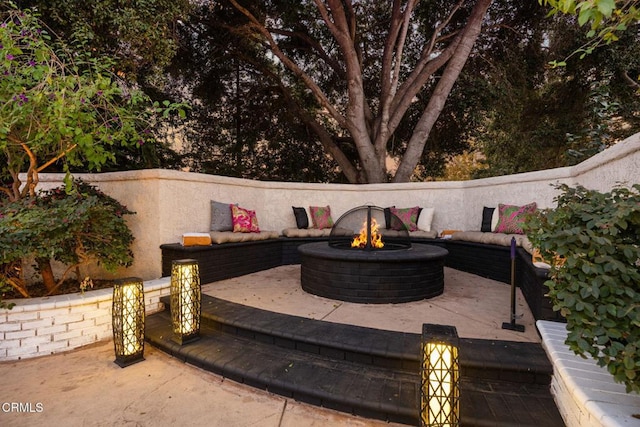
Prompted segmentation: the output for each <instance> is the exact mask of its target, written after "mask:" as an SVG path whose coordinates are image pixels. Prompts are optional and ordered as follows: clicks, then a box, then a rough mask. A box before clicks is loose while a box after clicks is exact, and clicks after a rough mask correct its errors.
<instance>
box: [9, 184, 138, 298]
mask: <svg viewBox="0 0 640 427" xmlns="http://www.w3.org/2000/svg"><path fill="white" fill-rule="evenodd" d="M133 213H134V212H131V211H129V210H128V209H127V208H126V207H125V206H123V205H122V204H120V203H119V202H118V201H116V200H115V199H113V198H111V197H109V196H107V195H105V194H104V193H103V192H101V191H100V190H98V189H97V188H95V187H93V186H90V185H88V184H85V183H83V182H81V181H75V182H73V184H72V186H71V189H70V191H67V189H65V188H58V189H55V190H51V191H44V192H42V193H41V194H40V195H39V196H38V197H37V198H35V199H21V200H17V201H14V202H7V203H5V204H4V205H3V206H2V213H1V214H0V254H2V260H3V264H5V265H7V264H11V263H21V262H22V261H24V260H26V259H31V258H33V259H44V260H56V261H60V262H62V263H64V264H65V265H67V266H69V268H68V269H67V271H66V272H65V274H64V275H63V277H62V278H61V279H60V280H59V281H58V284H60V283H62V281H63V280H64V276H65V275H66V274H67V273H68V272H69V271H71V270H72V269H74V268H76V267H77V266H80V265H85V264H88V263H90V262H97V264H98V265H101V266H102V267H104V268H105V269H106V270H108V271H114V270H115V269H116V268H118V267H127V266H129V265H131V263H132V262H133V252H132V251H131V249H130V246H131V244H132V243H133V240H134V238H133V235H132V233H131V231H130V230H129V227H128V226H127V223H126V221H125V219H124V215H128V214H133ZM3 279H4V283H5V284H6V283H14V284H15V285H14V286H20V285H21V283H19V281H18V282H16V281H15V280H13V281H11V280H10V279H11V278H10V277H7V276H6V275H5V276H4V277H3Z"/></svg>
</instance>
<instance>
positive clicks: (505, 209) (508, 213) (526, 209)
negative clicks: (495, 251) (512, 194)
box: [493, 202, 538, 234]
mask: <svg viewBox="0 0 640 427" xmlns="http://www.w3.org/2000/svg"><path fill="white" fill-rule="evenodd" d="M537 207H538V205H537V204H536V202H533V203H529V204H528V205H524V206H515V205H503V204H502V203H500V204H499V205H498V225H496V229H495V230H494V231H493V232H494V233H506V234H524V231H522V224H523V223H524V221H525V219H526V217H527V215H528V214H531V213H534V212H535V211H536V209H537Z"/></svg>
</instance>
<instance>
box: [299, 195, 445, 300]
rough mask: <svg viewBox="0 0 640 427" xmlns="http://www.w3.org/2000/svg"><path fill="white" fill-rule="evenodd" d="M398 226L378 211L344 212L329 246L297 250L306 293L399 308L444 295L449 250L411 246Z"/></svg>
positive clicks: (395, 220)
mask: <svg viewBox="0 0 640 427" xmlns="http://www.w3.org/2000/svg"><path fill="white" fill-rule="evenodd" d="M399 224H400V225H402V221H401V220H400V219H399V218H397V217H395V216H394V215H393V214H391V213H390V212H388V211H387V212H385V211H384V210H383V209H382V208H380V207H377V206H360V207H358V208H355V209H352V210H350V211H349V212H347V213H345V214H344V215H343V216H341V217H340V219H338V221H336V223H335V225H334V227H333V229H332V231H331V236H330V239H329V242H319V243H309V244H305V245H301V246H300V247H299V248H298V251H299V252H300V255H301V284H302V289H304V290H305V291H306V292H309V293H312V294H314V295H319V296H323V297H327V298H332V299H337V300H342V301H349V302H359V303H399V302H408V301H416V300H421V299H426V298H432V297H435V296H437V295H440V294H442V292H443V290H444V259H445V257H446V256H447V254H448V251H447V250H446V249H444V248H441V247H439V246H434V245H425V244H411V240H410V238H409V233H408V230H406V228H404V226H399ZM387 225H390V226H392V227H393V228H395V229H390V228H387Z"/></svg>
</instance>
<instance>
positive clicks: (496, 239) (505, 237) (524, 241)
mask: <svg viewBox="0 0 640 427" xmlns="http://www.w3.org/2000/svg"><path fill="white" fill-rule="evenodd" d="M512 237H515V238H516V246H520V247H522V248H523V249H525V250H526V251H527V252H529V253H533V246H532V245H531V242H530V241H529V238H528V237H527V236H525V235H524V234H505V233H492V232H484V231H457V232H455V233H453V235H452V236H451V240H464V241H466V242H474V243H484V244H488V245H499V246H511V238H512Z"/></svg>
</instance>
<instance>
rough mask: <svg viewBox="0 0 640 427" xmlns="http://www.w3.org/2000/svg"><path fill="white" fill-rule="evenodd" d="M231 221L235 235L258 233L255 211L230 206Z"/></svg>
mask: <svg viewBox="0 0 640 427" xmlns="http://www.w3.org/2000/svg"><path fill="white" fill-rule="evenodd" d="M231 221H232V222H233V231H234V232H236V233H259V232H260V227H258V218H257V217H256V211H251V210H249V209H244V208H241V207H239V206H236V205H231Z"/></svg>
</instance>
